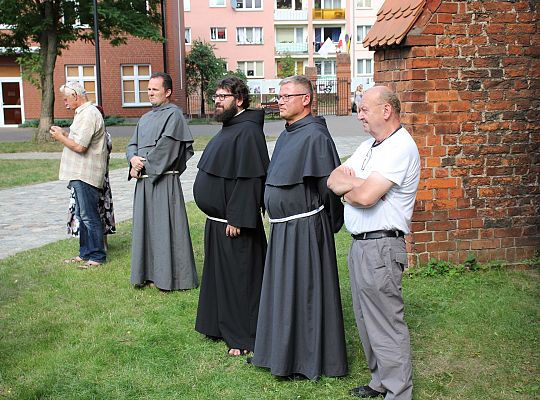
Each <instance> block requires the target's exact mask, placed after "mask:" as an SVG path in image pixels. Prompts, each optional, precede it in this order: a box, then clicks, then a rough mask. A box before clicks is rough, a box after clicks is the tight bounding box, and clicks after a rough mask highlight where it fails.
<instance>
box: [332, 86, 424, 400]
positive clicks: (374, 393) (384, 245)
mask: <svg viewBox="0 0 540 400" xmlns="http://www.w3.org/2000/svg"><path fill="white" fill-rule="evenodd" d="M400 110H401V105H400V102H399V99H398V98H397V96H396V94H395V93H394V92H392V91H391V90H390V89H389V88H387V87H385V86H375V87H373V88H371V89H369V90H367V91H366V92H365V93H364V96H363V99H362V103H361V105H360V108H359V110H358V111H359V112H358V119H359V120H360V121H361V122H362V124H363V126H364V131H365V132H367V133H369V134H370V135H371V136H372V139H369V140H366V141H365V142H363V143H362V144H361V145H360V146H359V147H358V149H357V150H356V151H355V152H354V154H353V155H352V156H351V157H350V158H349V159H348V160H347V161H346V162H345V163H344V164H343V165H341V166H339V167H338V168H336V169H335V170H334V171H333V172H332V174H331V175H330V177H329V178H328V182H327V184H328V187H329V188H330V189H331V190H332V191H333V192H334V193H336V194H337V195H339V196H343V199H344V201H345V226H346V227H347V230H348V231H349V232H351V234H352V237H353V239H354V240H353V243H352V246H351V249H350V252H349V273H350V281H351V291H352V296H353V308H354V313H355V317H356V324H357V326H358V331H359V334H360V339H361V340H362V345H363V348H364V353H365V356H366V359H367V363H368V366H369V369H370V371H371V382H370V383H369V384H368V385H364V386H359V387H356V388H354V389H352V390H351V395H353V396H356V397H361V398H370V397H378V396H385V399H386V400H394V399H399V400H411V399H412V363H411V350H410V338H409V331H408V328H407V324H406V323H405V320H404V318H403V297H402V294H401V277H402V273H403V270H404V269H405V268H406V267H407V253H406V249H405V239H404V235H406V234H408V233H410V225H411V217H412V213H413V209H414V202H415V197H416V190H417V188H418V182H419V179H420V156H419V154H418V148H417V146H416V144H415V142H414V140H413V139H412V137H411V135H410V134H409V133H408V132H407V130H406V129H405V128H403V127H402V126H401V123H400V117H399V114H400Z"/></svg>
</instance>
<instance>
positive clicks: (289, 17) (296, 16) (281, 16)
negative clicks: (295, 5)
mask: <svg viewBox="0 0 540 400" xmlns="http://www.w3.org/2000/svg"><path fill="white" fill-rule="evenodd" d="M307 20H308V11H307V10H290V9H278V10H274V21H306V22H307Z"/></svg>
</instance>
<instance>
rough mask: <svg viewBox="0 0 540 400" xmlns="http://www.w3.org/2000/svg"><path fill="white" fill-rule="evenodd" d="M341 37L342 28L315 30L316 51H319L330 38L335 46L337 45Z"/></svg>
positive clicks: (328, 27)
mask: <svg viewBox="0 0 540 400" xmlns="http://www.w3.org/2000/svg"><path fill="white" fill-rule="evenodd" d="M340 35H341V28H340V27H332V26H325V27H324V28H315V51H319V49H320V48H321V46H322V44H323V43H324V42H325V41H326V39H328V38H330V39H331V40H332V42H333V43H334V44H337V43H338V42H339V36H340Z"/></svg>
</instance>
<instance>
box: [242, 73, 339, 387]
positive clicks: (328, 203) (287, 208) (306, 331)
mask: <svg viewBox="0 0 540 400" xmlns="http://www.w3.org/2000/svg"><path fill="white" fill-rule="evenodd" d="M278 98H279V102H278V104H279V111H280V115H281V117H282V118H284V119H285V120H286V121H287V123H286V125H285V130H284V131H283V132H282V133H281V135H280V136H279V138H278V140H277V142H276V146H275V149H274V153H273V155H272V160H271V162H270V166H269V167H268V176H267V178H266V186H265V193H264V204H265V207H266V210H267V212H268V216H269V218H270V238H269V241H268V251H267V255H266V262H265V267H264V268H265V270H264V279H263V287H262V293H261V301H260V307H259V320H258V324H257V338H256V341H255V352H254V356H253V359H252V360H251V363H252V364H254V365H257V366H259V367H266V368H269V369H270V372H271V373H272V374H274V375H277V376H291V375H298V374H300V375H302V376H304V377H307V378H308V379H312V380H314V379H318V378H319V377H320V376H322V375H326V376H343V375H346V374H347V368H348V367H347V354H346V348H345V334H344V329H343V315H342V311H341V297H340V291H339V282H338V272H337V262H336V252H335V244H334V233H336V232H338V231H339V229H340V228H341V226H342V224H343V204H342V203H341V200H340V198H339V197H338V196H336V195H335V194H334V193H332V192H331V191H330V190H329V189H328V188H327V186H326V180H327V177H328V176H329V175H330V173H331V172H332V171H333V169H334V168H336V167H337V166H338V165H339V164H340V161H339V157H338V154H337V151H336V148H335V144H334V142H333V140H332V138H331V136H330V133H329V132H328V128H327V127H326V122H325V120H324V118H322V117H314V116H313V115H311V101H312V98H313V89H312V86H311V83H310V81H309V80H308V79H307V78H306V77H304V76H293V77H290V78H286V79H284V80H283V81H281V82H280V94H279V97H278Z"/></svg>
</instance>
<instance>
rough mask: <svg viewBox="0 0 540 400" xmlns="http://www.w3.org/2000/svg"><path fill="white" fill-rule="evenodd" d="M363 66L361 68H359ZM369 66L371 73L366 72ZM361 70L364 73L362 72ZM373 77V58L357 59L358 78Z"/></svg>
mask: <svg viewBox="0 0 540 400" xmlns="http://www.w3.org/2000/svg"><path fill="white" fill-rule="evenodd" d="M360 65H361V68H359V66H360ZM368 66H369V70H370V71H369V72H366V70H367V69H368V68H367V67H368ZM360 69H361V70H362V71H360ZM372 75H373V58H357V59H356V76H372Z"/></svg>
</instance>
